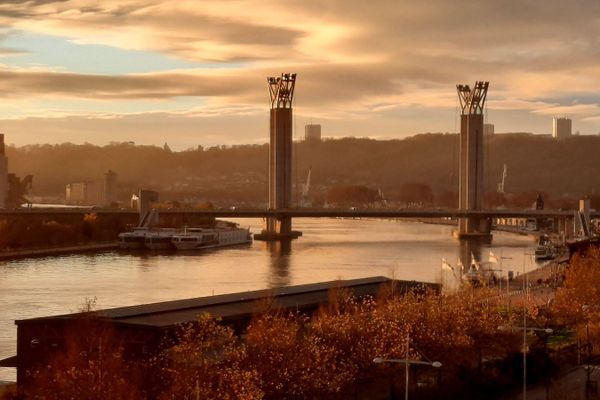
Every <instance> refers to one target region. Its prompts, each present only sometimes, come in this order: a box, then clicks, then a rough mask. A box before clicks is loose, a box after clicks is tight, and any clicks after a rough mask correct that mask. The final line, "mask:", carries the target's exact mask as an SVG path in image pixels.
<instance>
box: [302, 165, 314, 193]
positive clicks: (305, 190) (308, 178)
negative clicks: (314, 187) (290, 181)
mask: <svg viewBox="0 0 600 400" xmlns="http://www.w3.org/2000/svg"><path fill="white" fill-rule="evenodd" d="M311 174H312V167H310V168H309V169H308V175H307V176H306V183H305V184H304V185H302V198H303V199H305V198H306V196H308V191H309V190H310V175H311Z"/></svg>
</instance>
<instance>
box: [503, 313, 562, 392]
mask: <svg viewBox="0 0 600 400" xmlns="http://www.w3.org/2000/svg"><path fill="white" fill-rule="evenodd" d="M523 322H525V318H523ZM523 325H525V326H503V325H500V326H499V327H498V330H499V331H523V400H527V331H532V332H544V333H547V334H548V335H549V334H551V333H552V332H554V331H553V330H552V329H551V328H533V327H529V326H527V325H526V324H523Z"/></svg>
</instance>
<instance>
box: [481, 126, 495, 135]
mask: <svg viewBox="0 0 600 400" xmlns="http://www.w3.org/2000/svg"><path fill="white" fill-rule="evenodd" d="M483 136H494V124H483Z"/></svg>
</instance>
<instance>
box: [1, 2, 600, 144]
mask: <svg viewBox="0 0 600 400" xmlns="http://www.w3.org/2000/svg"><path fill="white" fill-rule="evenodd" d="M598 11H600V3H598V2H594V1H580V2H577V3H573V4H572V5H570V6H569V7H564V4H563V3H558V2H544V3H539V2H534V1H528V2H517V1H507V2H490V3H466V2H465V4H460V3H459V2H452V3H448V2H442V1H436V2H428V3H427V4H414V3H403V2H392V1H390V2H388V1H381V2H378V3H377V4H376V5H370V4H366V3H363V2H360V1H353V2H347V1H345V2H343V3H342V2H341V1H330V2H327V4H323V3H322V2H316V1H302V2H285V3H281V2H274V1H256V2H255V1H244V0H239V1H238V0H236V1H226V2H210V1H209V2H203V3H202V5H201V6H199V5H198V3H197V2H193V1H166V0H163V1H158V0H157V1H152V2H150V1H135V0H131V1H103V2H90V1H77V0H75V1H73V0H72V1H52V0H36V1H19V0H14V1H10V2H8V3H5V4H3V5H0V24H1V26H2V30H1V31H0V74H1V75H2V82H3V89H4V90H3V96H2V99H1V100H0V101H1V105H0V106H1V108H2V115H1V117H0V131H2V132H4V133H5V134H6V135H7V139H8V140H7V141H8V143H13V144H16V145H23V144H28V143H61V142H66V141H70V142H74V143H83V142H91V143H95V144H106V143H109V142H112V141H119V140H121V141H129V140H131V141H135V142H136V143H138V144H158V145H162V143H164V142H165V141H167V142H168V143H169V145H170V146H171V148H173V149H175V150H181V149H185V148H188V147H195V146H197V145H203V146H210V145H215V144H229V145H231V144H238V143H239V144H243V143H244V144H245V143H265V142H267V140H268V114H267V110H268V92H267V87H266V79H265V78H266V77H267V76H271V75H279V74H280V73H281V72H295V73H297V74H298V84H297V88H296V99H297V103H296V104H295V115H296V117H295V122H294V123H295V125H296V127H295V128H296V137H298V138H299V137H301V136H302V135H303V131H304V129H303V127H304V124H308V123H311V122H313V123H318V124H321V125H322V126H323V135H324V136H334V137H335V136H369V137H373V138H381V139H392V138H399V139H400V138H403V137H406V136H409V135H413V134H416V133H421V132H457V131H458V127H457V126H458V124H459V123H460V122H459V121H458V119H457V102H458V100H457V98H456V91H455V88H454V86H455V85H456V84H457V83H466V84H473V83H474V82H475V80H482V79H483V80H489V81H490V91H489V95H488V108H487V112H486V114H487V119H488V121H489V122H491V123H493V124H494V125H495V129H496V131H497V132H510V131H527V132H533V133H538V134H550V133H551V132H552V118H553V117H555V116H568V117H570V118H571V119H572V120H573V131H574V132H575V131H580V132H581V133H582V134H596V133H598V132H599V131H600V107H599V103H600V95H598V94H597V90H596V88H597V87H599V84H600V66H598V65H597V62H596V61H597V59H598V56H599V54H598V53H599V51H600V50H598V49H600V43H598V42H599V41H600V39H599V38H600V19H599V18H598V15H600V13H598Z"/></svg>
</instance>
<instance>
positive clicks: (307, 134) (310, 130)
mask: <svg viewBox="0 0 600 400" xmlns="http://www.w3.org/2000/svg"><path fill="white" fill-rule="evenodd" d="M304 140H306V141H307V142H310V141H315V142H319V141H321V125H313V124H309V125H306V126H305V127H304Z"/></svg>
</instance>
